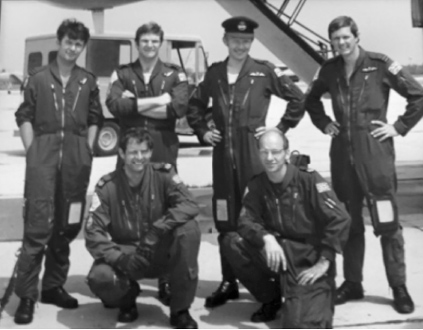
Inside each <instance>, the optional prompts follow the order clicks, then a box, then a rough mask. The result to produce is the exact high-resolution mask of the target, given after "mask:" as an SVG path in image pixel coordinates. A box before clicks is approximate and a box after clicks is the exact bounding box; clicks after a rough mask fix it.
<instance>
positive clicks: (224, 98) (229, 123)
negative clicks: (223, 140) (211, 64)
mask: <svg viewBox="0 0 423 330" xmlns="http://www.w3.org/2000/svg"><path fill="white" fill-rule="evenodd" d="M218 84H219V89H220V93H221V94H222V98H223V102H224V103H225V105H226V106H227V107H228V109H229V114H228V140H229V154H230V155H231V160H232V167H233V168H234V169H236V165H235V158H234V150H233V144H232V112H233V111H232V103H233V93H231V90H229V93H228V95H229V96H230V99H229V102H228V100H227V99H226V96H225V93H224V92H223V87H222V81H221V80H220V79H219V80H218ZM229 89H230V87H229ZM234 89H235V88H233V90H234ZM233 90H232V91H233Z"/></svg>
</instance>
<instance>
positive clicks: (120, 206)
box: [85, 128, 201, 329]
mask: <svg viewBox="0 0 423 330" xmlns="http://www.w3.org/2000/svg"><path fill="white" fill-rule="evenodd" d="M153 150H154V148H153V139H152V137H151V136H150V134H149V133H148V132H147V130H145V129H143V128H131V129H129V130H127V131H126V132H125V133H123V135H122V139H121V142H120V149H119V156H120V157H121V158H122V162H123V163H124V165H123V167H119V168H117V169H116V170H115V171H114V172H112V173H109V174H107V175H105V176H104V177H103V178H101V179H100V181H99V182H98V184H97V186H96V189H95V193H94V196H93V200H92V205H91V208H90V215H89V218H88V220H87V223H86V228H85V239H86V246H87V249H88V251H89V252H90V253H91V255H92V256H93V257H94V259H95V262H94V265H93V267H92V268H91V271H90V273H89V275H88V285H89V286H90V289H91V291H92V292H93V293H94V294H95V295H97V296H98V297H99V298H100V299H101V300H102V301H103V304H104V305H105V306H108V307H119V308H120V312H119V315H118V321H119V322H132V321H134V320H136V319H137V318H138V312H137V307H136V297H137V295H138V293H139V292H140V289H139V285H138V283H137V280H139V279H142V278H157V277H159V276H161V275H163V274H170V287H171V290H172V295H171V297H170V312H171V314H170V323H171V325H173V326H174V327H176V328H179V329H181V328H184V329H195V328H197V323H196V322H195V321H194V320H193V319H192V317H191V316H190V314H189V311H188V310H189V308H190V306H191V303H192V302H193V300H194V297H195V292H196V289H197V283H198V263H197V257H198V251H199V247H200V235H201V234H200V230H199V227H198V223H197V221H196V220H195V219H194V218H195V217H196V216H197V214H198V206H197V204H196V202H195V200H194V198H193V196H192V195H191V194H190V192H189V191H188V189H187V188H186V187H185V185H184V184H183V183H182V182H181V180H180V178H179V177H178V175H177V174H176V172H175V170H174V169H173V167H172V165H170V164H168V163H150V162H149V160H150V158H151V154H152V152H153Z"/></svg>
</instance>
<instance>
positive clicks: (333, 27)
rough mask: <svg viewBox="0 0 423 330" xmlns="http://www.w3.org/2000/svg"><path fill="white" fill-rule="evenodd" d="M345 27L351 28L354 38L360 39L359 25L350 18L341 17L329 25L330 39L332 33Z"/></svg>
mask: <svg viewBox="0 0 423 330" xmlns="http://www.w3.org/2000/svg"><path fill="white" fill-rule="evenodd" d="M343 27H350V29H351V33H352V34H353V35H354V37H356V38H357V37H358V26H357V23H356V22H355V21H354V20H353V19H352V18H351V17H349V16H339V17H337V18H335V19H334V20H333V21H332V22H330V23H329V27H328V33H329V39H331V36H332V33H334V32H335V31H338V30H339V29H341V28H343Z"/></svg>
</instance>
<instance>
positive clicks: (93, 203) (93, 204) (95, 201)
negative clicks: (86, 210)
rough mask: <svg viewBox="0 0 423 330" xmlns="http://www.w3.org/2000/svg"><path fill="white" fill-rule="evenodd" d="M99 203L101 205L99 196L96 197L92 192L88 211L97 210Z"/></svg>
mask: <svg viewBox="0 0 423 330" xmlns="http://www.w3.org/2000/svg"><path fill="white" fill-rule="evenodd" d="M100 205H101V201H100V198H99V197H98V195H97V193H96V192H94V195H93V197H92V198H91V206H90V212H94V211H95V210H97V209H98V207H99V206H100Z"/></svg>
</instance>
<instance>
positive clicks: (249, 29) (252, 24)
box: [222, 16, 259, 35]
mask: <svg viewBox="0 0 423 330" xmlns="http://www.w3.org/2000/svg"><path fill="white" fill-rule="evenodd" d="M222 26H223V28H224V29H225V33H242V34H246V35H247V34H254V29H256V28H258V26H259V25H258V24H257V22H256V21H253V20H252V19H251V18H248V17H244V16H237V17H232V18H228V19H227V20H225V21H223V23H222Z"/></svg>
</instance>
